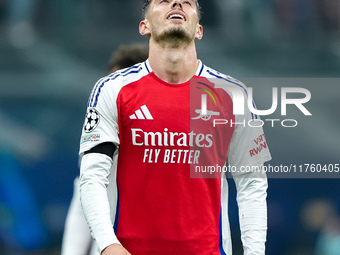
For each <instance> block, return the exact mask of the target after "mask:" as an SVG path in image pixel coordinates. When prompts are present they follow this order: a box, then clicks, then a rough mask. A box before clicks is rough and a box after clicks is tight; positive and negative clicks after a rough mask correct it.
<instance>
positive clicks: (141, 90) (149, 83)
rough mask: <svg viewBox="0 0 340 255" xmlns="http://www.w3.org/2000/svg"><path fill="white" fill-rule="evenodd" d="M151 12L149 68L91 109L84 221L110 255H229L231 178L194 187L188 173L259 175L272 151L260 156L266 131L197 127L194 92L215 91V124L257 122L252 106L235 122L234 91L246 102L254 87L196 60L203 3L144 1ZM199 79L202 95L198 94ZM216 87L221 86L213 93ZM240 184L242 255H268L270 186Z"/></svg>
mask: <svg viewBox="0 0 340 255" xmlns="http://www.w3.org/2000/svg"><path fill="white" fill-rule="evenodd" d="M144 10H145V19H144V20H143V21H141V22H140V26H139V32H140V34H142V35H144V36H147V37H148V38H149V58H148V60H147V61H145V62H144V63H140V64H137V65H135V66H133V67H131V68H128V69H124V70H120V71H118V72H116V73H114V74H112V75H110V76H107V77H104V78H102V79H100V80H99V81H98V82H97V84H96V85H95V86H94V88H93V90H92V93H91V95H90V98H89V101H88V108H87V115H86V120H85V123H84V128H83V133H82V137H81V143H80V155H81V156H82V161H81V174H80V193H81V202H82V206H83V209H84V214H85V216H86V219H87V222H88V224H89V226H90V230H91V233H92V235H93V237H94V239H95V240H96V242H97V244H98V246H99V249H100V251H101V253H102V254H103V255H129V254H132V255H156V254H157V255H159V254H162V255H174V254H176V255H184V254H185V255H188V254H191V255H218V254H223V255H225V254H228V255H231V254H232V247H231V235H230V229H229V221H228V183H227V178H226V177H225V176H224V175H222V176H221V175H219V176H218V178H191V175H190V174H191V169H192V167H193V166H194V167H195V166H199V164H200V163H206V166H213V165H219V166H224V164H225V162H226V160H228V163H229V164H230V165H231V166H233V167H235V168H236V169H241V167H242V166H251V167H254V168H255V169H258V170H259V169H261V166H262V164H263V163H264V162H265V161H267V160H270V159H271V156H270V153H269V150H268V147H267V146H263V147H261V148H262V149H261V150H259V149H258V146H259V143H261V142H264V141H265V138H264V134H263V130H262V128H261V127H257V128H252V127H249V126H247V125H245V126H243V125H234V126H229V125H224V126H218V127H213V125H212V119H211V120H210V122H209V121H208V119H207V118H204V116H202V117H201V118H197V115H195V118H191V114H192V112H193V113H195V112H196V113H197V111H199V109H201V105H200V101H198V100H197V102H196V101H195V100H191V93H194V94H195V95H196V94H197V98H199V99H200V98H203V96H205V95H207V94H208V93H207V92H203V91H204V90H205V91H207V89H209V90H211V91H212V93H214V95H215V97H216V100H219V102H220V103H219V104H217V102H216V104H214V103H213V102H212V100H210V101H209V102H208V103H207V106H206V107H208V110H209V112H212V111H214V114H215V115H218V118H222V119H230V120H232V121H233V122H234V123H242V122H243V121H245V123H247V122H251V121H254V120H256V119H258V117H257V116H255V115H254V114H252V113H251V112H250V111H249V109H248V107H247V104H245V105H244V106H245V107H244V108H245V113H244V115H233V95H232V94H231V92H230V91H229V89H236V88H237V89H240V90H241V91H242V93H243V96H244V97H246V96H247V88H246V87H245V86H244V85H243V84H242V83H241V82H239V81H237V80H235V79H233V78H231V77H229V76H226V75H223V74H221V73H219V72H217V71H215V70H213V69H211V68H209V67H207V66H205V65H204V64H203V63H202V62H201V61H199V60H198V59H197V54H196V48H195V39H198V40H199V39H201V38H202V36H203V28H202V26H201V25H200V24H199V19H200V7H199V4H198V1H197V0H145V2H144ZM192 79H199V80H200V82H199V83H198V84H200V85H201V86H204V88H202V90H199V89H196V86H195V87H194V88H193V89H191V87H190V85H191V82H190V81H191V80H192ZM208 79H209V80H208ZM211 79H215V82H216V84H217V82H220V83H223V85H224V86H222V87H215V88H214V86H215V84H214V83H212V82H210V80H211ZM197 86H198V85H197ZM208 92H209V91H208ZM209 93H210V92H209ZM210 94H211V93H210ZM211 97H212V96H211ZM212 98H213V99H214V97H212ZM218 98H219V99H218ZM216 100H215V101H216ZM245 101H247V100H245ZM242 120H243V121H242ZM193 148H195V149H196V150H193ZM254 150H256V153H254ZM118 151H119V154H118V166H117V170H116V168H114V167H112V166H113V165H114V164H115V162H116V159H115V157H116V155H117V153H118ZM115 170H116V171H115ZM221 177H223V178H221ZM233 177H234V180H235V183H236V187H237V201H238V206H239V217H240V227H241V238H242V242H243V247H244V254H245V255H264V254H265V241H266V231H267V207H266V195H267V179H266V178H265V175H260V176H259V175H258V174H257V173H255V172H244V173H242V172H237V173H235V174H234V175H233ZM258 177H261V178H258ZM110 185H115V189H112V188H110ZM112 201H116V204H113V205H112Z"/></svg>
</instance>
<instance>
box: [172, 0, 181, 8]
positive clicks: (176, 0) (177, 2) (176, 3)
mask: <svg viewBox="0 0 340 255" xmlns="http://www.w3.org/2000/svg"><path fill="white" fill-rule="evenodd" d="M176 6H177V7H179V8H180V9H182V4H181V1H180V0H175V1H174V3H173V5H172V8H175V7H176Z"/></svg>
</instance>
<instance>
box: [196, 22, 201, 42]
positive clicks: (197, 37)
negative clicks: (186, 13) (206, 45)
mask: <svg viewBox="0 0 340 255" xmlns="http://www.w3.org/2000/svg"><path fill="white" fill-rule="evenodd" d="M202 37H203V26H202V25H200V24H198V25H197V31H196V35H195V38H196V39H198V40H201V39H202Z"/></svg>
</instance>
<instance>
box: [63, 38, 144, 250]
mask: <svg viewBox="0 0 340 255" xmlns="http://www.w3.org/2000/svg"><path fill="white" fill-rule="evenodd" d="M148 52H149V48H148V46H147V45H146V44H141V43H136V44H131V45H122V46H120V47H119V48H118V50H117V51H115V52H114V53H113V54H112V57H111V59H110V61H109V73H114V72H115V71H117V70H119V69H123V68H127V67H130V66H133V65H135V64H136V63H140V62H143V61H145V60H146V59H147V57H148ZM92 240H93V239H92V237H91V234H90V231H89V227H88V225H87V223H86V220H85V218H84V213H83V210H82V208H81V203H80V194H79V178H78V177H77V178H76V179H75V180H74V190H73V197H72V200H71V204H70V207H69V211H68V214H67V217H66V222H65V228H64V235H63V242H62V249H61V254H62V255H87V254H91V255H93V254H99V251H98V249H97V245H96V244H95V242H93V241H92ZM90 250H91V251H90ZM89 251H90V253H89Z"/></svg>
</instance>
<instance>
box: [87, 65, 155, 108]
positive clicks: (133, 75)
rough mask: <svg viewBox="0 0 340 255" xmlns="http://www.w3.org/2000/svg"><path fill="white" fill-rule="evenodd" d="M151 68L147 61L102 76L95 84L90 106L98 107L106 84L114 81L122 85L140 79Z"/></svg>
mask: <svg viewBox="0 0 340 255" xmlns="http://www.w3.org/2000/svg"><path fill="white" fill-rule="evenodd" d="M149 73H150V72H149V70H148V68H147V65H146V64H145V62H143V63H139V64H136V65H134V66H132V67H128V68H125V69H121V70H118V71H116V72H114V73H112V74H110V75H108V76H105V77H103V78H101V79H100V80H99V81H98V82H97V83H96V84H95V86H94V88H93V90H92V93H91V95H90V98H89V102H88V105H87V106H88V107H96V106H97V104H98V98H99V96H100V94H101V92H102V89H103V87H104V86H107V85H108V84H110V83H112V82H114V83H118V84H121V86H119V87H122V86H124V85H127V84H129V83H132V82H134V81H136V80H139V79H140V78H142V77H143V76H145V75H147V74H149Z"/></svg>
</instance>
